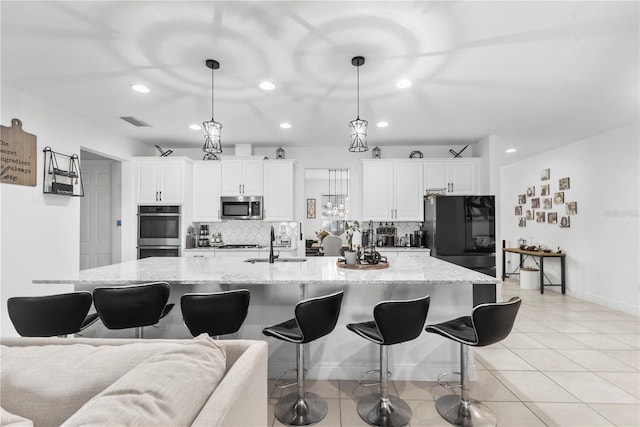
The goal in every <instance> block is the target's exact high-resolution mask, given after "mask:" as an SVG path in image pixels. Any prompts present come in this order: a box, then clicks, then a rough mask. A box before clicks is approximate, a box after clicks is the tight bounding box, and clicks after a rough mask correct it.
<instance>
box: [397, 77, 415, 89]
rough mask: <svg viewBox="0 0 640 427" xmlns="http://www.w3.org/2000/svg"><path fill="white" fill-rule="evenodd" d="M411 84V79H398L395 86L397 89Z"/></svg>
mask: <svg viewBox="0 0 640 427" xmlns="http://www.w3.org/2000/svg"><path fill="white" fill-rule="evenodd" d="M412 84H413V82H412V81H411V80H409V79H400V80H398V82H397V83H396V87H397V88H398V89H406V88H408V87H410V86H411V85H412Z"/></svg>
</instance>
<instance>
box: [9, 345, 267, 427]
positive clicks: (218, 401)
mask: <svg viewBox="0 0 640 427" xmlns="http://www.w3.org/2000/svg"><path fill="white" fill-rule="evenodd" d="M0 344H1V345H2V347H1V348H0V376H1V381H0V389H1V390H2V393H1V394H0V406H1V407H2V411H1V416H0V421H1V422H0V424H1V425H3V426H5V425H7V426H8V425H11V426H29V425H35V426H36V427H40V426H59V425H63V426H80V425H82V426H87V425H96V426H97V425H101V426H104V425H132V426H133V425H136V426H139V425H145V426H152V425H157V426H182V425H194V426H224V427H227V426H243V427H247V426H260V427H262V426H265V425H267V344H266V342H263V341H250V340H221V341H216V340H213V339H211V338H209V337H208V336H206V335H201V336H199V337H196V338H194V339H192V340H164V339H160V340H132V339H96V338H3V339H1V340H0Z"/></svg>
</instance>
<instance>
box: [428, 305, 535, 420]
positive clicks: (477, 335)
mask: <svg viewBox="0 0 640 427" xmlns="http://www.w3.org/2000/svg"><path fill="white" fill-rule="evenodd" d="M521 303H522V301H521V300H520V298H519V297H513V298H511V299H510V300H509V301H507V302H502V303H489V304H480V305H478V306H476V307H474V308H473V311H472V312H471V316H464V317H459V318H457V319H453V320H449V321H447V322H442V323H438V324H435V325H428V326H427V327H426V328H425V330H426V331H427V332H431V333H434V334H438V335H441V336H443V337H445V338H448V339H450V340H453V341H456V342H459V343H460V377H461V383H460V387H461V390H460V396H456V395H446V396H442V397H440V398H439V399H438V400H437V401H436V409H437V410H438V413H439V414H440V416H442V417H443V418H444V419H445V420H447V421H448V422H450V423H451V424H454V425H456V426H460V427H469V426H476V427H477V426H496V425H497V424H498V420H497V418H496V415H495V414H494V413H493V411H492V410H491V409H489V408H488V407H486V406H485V405H483V404H482V403H481V402H479V401H477V400H474V399H472V398H471V397H470V396H469V376H468V363H469V350H468V349H469V347H470V346H471V347H484V346H487V345H491V344H494V343H497V342H499V341H502V340H503V339H505V338H506V337H507V336H508V335H509V334H510V333H511V329H513V324H514V323H515V320H516V315H517V314H518V310H519V309H520V305H521Z"/></svg>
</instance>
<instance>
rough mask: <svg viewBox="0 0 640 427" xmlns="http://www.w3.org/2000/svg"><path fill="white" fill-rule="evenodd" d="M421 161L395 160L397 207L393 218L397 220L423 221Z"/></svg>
mask: <svg viewBox="0 0 640 427" xmlns="http://www.w3.org/2000/svg"><path fill="white" fill-rule="evenodd" d="M422 169H423V167H422V162H421V161H419V160H418V161H415V160H414V161H411V160H410V161H401V162H394V165H393V173H394V192H395V207H394V211H393V214H394V215H393V219H395V220H397V221H422V220H424V215H423V210H424V203H423V197H422V195H423V190H422V188H423V178H422V173H423V172H422Z"/></svg>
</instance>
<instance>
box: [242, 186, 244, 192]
mask: <svg viewBox="0 0 640 427" xmlns="http://www.w3.org/2000/svg"><path fill="white" fill-rule="evenodd" d="M242 194H244V184H242Z"/></svg>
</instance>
